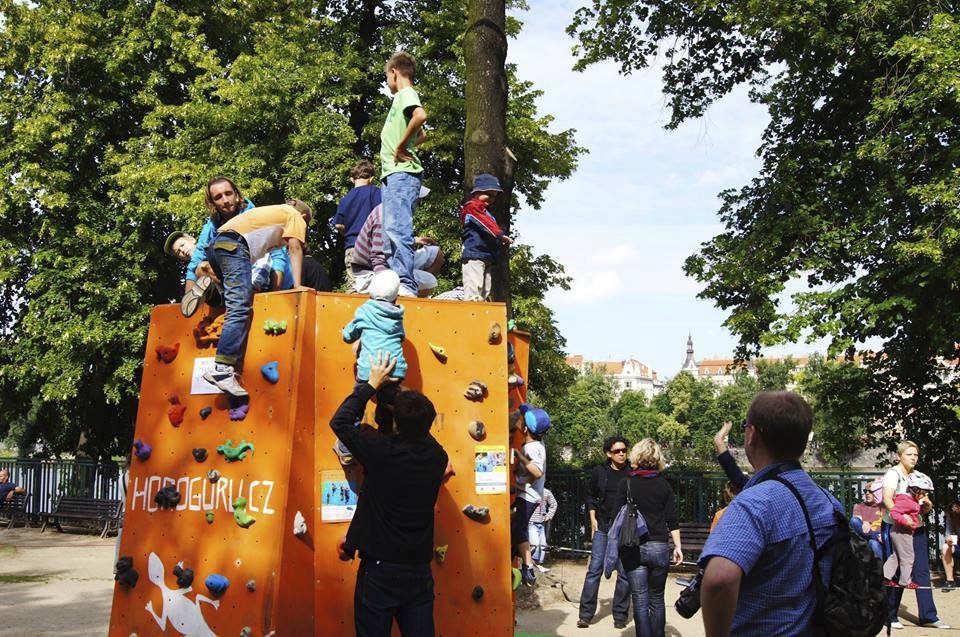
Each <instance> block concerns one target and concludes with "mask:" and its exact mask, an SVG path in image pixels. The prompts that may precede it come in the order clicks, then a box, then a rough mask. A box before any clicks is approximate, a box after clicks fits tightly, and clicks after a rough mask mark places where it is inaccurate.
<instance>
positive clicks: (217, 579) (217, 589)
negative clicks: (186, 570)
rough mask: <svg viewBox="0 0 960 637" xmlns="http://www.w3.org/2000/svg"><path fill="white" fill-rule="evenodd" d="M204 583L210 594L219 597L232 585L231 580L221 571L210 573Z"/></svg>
mask: <svg viewBox="0 0 960 637" xmlns="http://www.w3.org/2000/svg"><path fill="white" fill-rule="evenodd" d="M203 583H204V585H205V586H206V587H207V590H208V591H210V594H211V595H215V596H217V597H219V596H220V595H223V593H224V592H225V591H226V590H227V587H228V586H230V580H228V579H227V578H226V577H224V576H223V575H220V574H219V573H214V574H213V575H208V576H207V579H205V580H204V581H203Z"/></svg>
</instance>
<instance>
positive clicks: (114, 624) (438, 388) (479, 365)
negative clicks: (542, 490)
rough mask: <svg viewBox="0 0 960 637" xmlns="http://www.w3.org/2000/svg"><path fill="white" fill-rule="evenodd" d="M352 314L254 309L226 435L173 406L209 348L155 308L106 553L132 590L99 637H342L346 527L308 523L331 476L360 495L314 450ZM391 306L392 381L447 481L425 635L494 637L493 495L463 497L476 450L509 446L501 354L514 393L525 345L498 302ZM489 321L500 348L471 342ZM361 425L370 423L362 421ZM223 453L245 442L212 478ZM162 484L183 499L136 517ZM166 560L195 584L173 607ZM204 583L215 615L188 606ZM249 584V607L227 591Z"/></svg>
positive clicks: (302, 301) (245, 596)
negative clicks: (432, 413) (244, 510)
mask: <svg viewBox="0 0 960 637" xmlns="http://www.w3.org/2000/svg"><path fill="white" fill-rule="evenodd" d="M364 300H365V299H364V298H362V297H356V296H347V295H339V294H316V293H313V292H281V293H272V294H264V295H258V296H257V297H256V299H255V303H254V318H253V323H252V328H251V331H250V339H249V342H248V345H247V361H246V364H245V370H244V372H245V373H244V386H245V387H247V389H248V390H249V391H250V394H251V401H250V403H251V408H250V413H249V415H248V416H247V418H246V419H245V420H243V421H236V422H233V421H230V420H229V418H228V415H227V411H226V408H227V404H226V401H225V398H224V397H222V396H217V395H191V394H190V388H191V376H192V372H193V367H194V359H195V358H197V357H212V356H213V349H212V348H207V349H199V348H198V347H197V346H196V344H195V342H194V339H193V337H192V335H191V331H192V329H193V327H194V325H196V323H197V322H198V321H199V315H198V316H196V317H194V318H192V319H185V318H183V317H181V316H180V314H179V310H178V308H177V307H176V306H172V305H171V306H162V307H158V308H155V310H154V312H153V314H152V316H151V325H150V333H149V336H148V342H147V351H146V356H145V363H144V373H143V383H142V386H141V402H140V407H139V411H138V414H137V427H136V434H135V437H136V438H142V439H143V440H144V441H146V442H148V443H149V444H151V445H152V446H153V448H154V449H153V455H152V456H151V457H150V459H149V460H147V461H146V462H141V461H140V460H138V459H136V458H134V459H133V461H132V464H131V469H130V477H129V485H130V487H129V493H128V497H127V502H126V518H125V524H124V532H123V537H122V541H121V546H120V555H129V556H132V557H133V558H134V566H135V568H136V569H137V570H138V571H139V573H140V581H139V583H138V585H137V586H136V588H134V589H125V588H122V587H119V586H118V587H117V588H116V590H115V593H114V605H113V613H112V616H111V621H110V634H111V635H122V636H123V637H126V636H127V635H129V634H130V633H132V632H136V633H137V634H138V635H140V636H141V637H143V636H145V635H160V634H170V635H178V634H182V633H184V632H185V631H184V630H177V627H178V626H177V625H176V622H188V623H187V624H181V626H186V628H187V629H189V630H191V631H192V632H189V633H187V634H195V635H206V634H217V635H235V634H239V631H240V630H241V628H243V627H244V626H249V627H251V629H252V635H255V636H260V635H268V634H270V633H271V631H275V634H276V635H310V634H315V635H349V634H352V632H353V630H352V625H353V588H354V579H355V573H356V564H355V563H343V562H340V561H339V560H337V559H336V550H335V545H336V542H337V540H338V539H339V538H340V537H341V536H342V535H343V534H344V533H345V532H346V529H347V526H348V523H347V522H324V521H323V520H322V515H323V506H322V504H321V499H322V498H321V493H322V487H323V481H324V479H325V478H327V479H329V478H330V477H331V476H337V475H338V474H339V476H338V477H340V479H345V478H347V477H349V479H350V480H351V481H352V484H353V485H354V487H356V485H357V483H358V482H359V481H360V480H361V476H360V474H359V470H358V469H353V470H351V472H352V473H351V475H349V476H346V475H345V473H344V470H343V468H342V467H341V466H340V464H339V462H338V461H337V459H336V456H335V454H334V453H333V451H332V450H331V447H332V445H333V442H334V437H333V434H332V433H331V431H330V429H329V420H330V417H331V416H332V414H333V412H334V411H335V409H336V407H337V406H338V405H339V403H340V401H341V400H342V398H343V397H345V396H346V395H347V394H348V393H349V392H350V391H351V388H352V386H353V374H354V371H353V353H352V351H351V349H350V347H349V346H348V345H346V344H344V343H343V342H342V340H341V339H340V330H341V328H342V327H343V326H344V325H345V324H346V323H347V322H348V321H349V320H350V318H351V317H352V315H353V312H354V310H355V309H356V307H357V306H358V305H359V304H360V303H362V302H363V301H364ZM402 303H403V305H404V306H405V309H406V312H405V327H406V331H407V341H406V342H405V344H404V351H405V356H406V358H407V362H408V364H409V367H410V370H409V373H408V376H407V380H406V382H405V383H404V385H405V386H406V387H410V388H414V389H418V390H420V391H423V392H424V393H425V394H426V395H427V396H429V397H430V398H431V399H432V400H433V401H434V403H435V405H436V407H437V412H438V417H437V421H436V423H435V425H434V429H433V433H434V435H435V436H436V437H437V439H438V440H439V441H440V443H441V444H442V445H443V446H444V448H445V449H446V450H447V452H448V454H449V455H450V457H451V460H452V461H453V464H454V467H455V469H456V472H457V475H456V476H455V477H453V478H452V479H451V480H450V481H449V482H448V483H446V484H445V485H444V486H443V487H442V488H441V491H440V495H439V498H438V503H437V522H436V544H438V545H439V544H448V545H449V547H450V548H449V552H448V553H447V559H446V561H445V562H444V563H443V564H442V565H439V564H436V563H434V565H433V568H434V574H435V576H436V594H437V597H436V605H435V617H436V620H437V629H438V634H440V635H451V636H454V635H474V634H476V635H480V634H483V635H494V636H497V635H503V636H506V635H511V634H512V633H513V606H512V601H511V590H510V551H509V496H508V494H507V493H505V492H504V493H498V494H488V495H477V494H476V492H475V473H474V468H475V467H474V452H475V450H476V449H475V447H476V446H477V445H480V444H482V445H499V446H502V447H507V446H508V444H509V442H508V439H507V438H508V436H507V409H508V393H507V386H506V375H507V363H506V341H507V338H510V339H511V340H512V341H513V342H514V345H515V347H516V350H517V369H518V371H519V372H520V373H521V375H523V376H524V377H526V373H525V372H526V369H527V357H528V352H529V348H528V346H527V343H528V340H527V339H526V338H525V335H519V336H518V335H517V334H510V335H509V336H508V335H507V334H506V317H505V309H504V306H502V305H499V304H482V303H460V302H448V301H446V302H445V301H431V300H403V301H402ZM265 319H285V320H287V322H288V330H287V332H286V333H285V334H283V335H281V336H268V335H265V334H264V333H263V330H262V327H263V321H264V320H265ZM494 322H499V323H500V325H501V326H502V327H503V328H504V329H503V331H504V336H503V339H502V340H501V342H500V343H498V344H495V345H491V344H489V343H488V341H487V335H488V332H489V329H490V326H491V324H492V323H494ZM428 341H430V342H434V343H437V344H440V345H443V346H444V347H445V348H446V349H447V354H448V360H447V362H446V364H443V363H441V362H440V361H439V360H437V359H436V357H435V356H434V355H433V353H432V352H431V351H430V348H429V346H428V345H427V342H428ZM176 342H179V343H180V351H179V354H178V356H177V358H176V359H175V360H174V361H173V362H172V363H170V364H166V363H163V362H161V361H158V360H157V356H156V354H155V353H154V350H155V347H156V346H157V345H158V344H167V345H169V344H173V343H176ZM272 360H278V361H279V363H280V382H279V383H278V384H277V385H271V384H269V383H268V382H267V381H265V380H264V379H263V378H262V377H261V376H260V373H259V368H260V366H261V365H262V364H264V363H266V362H269V361H272ZM474 379H476V380H480V381H482V382H484V383H485V384H487V386H488V388H489V396H488V397H487V398H486V399H485V400H484V401H483V402H480V403H474V402H471V401H468V400H467V399H466V398H464V397H463V391H464V390H465V389H466V386H467V384H468V383H469V382H470V381H471V380H474ZM511 393H512V396H511V398H512V399H513V400H511V402H514V401H516V400H518V399H519V398H520V396H521V392H519V391H516V390H514V391H513V392H511ZM522 393H523V394H525V388H524V389H523V392H522ZM170 394H176V395H177V396H178V397H179V398H180V400H181V402H183V403H184V404H186V405H187V412H186V420H185V422H184V423H183V424H182V425H181V426H180V427H179V428H175V427H173V426H172V425H171V424H170V422H169V421H168V419H167V408H168V407H169V405H170V403H169V402H168V401H167V397H168V396H169V395H170ZM206 405H212V406H213V407H214V411H213V414H212V415H211V416H210V417H209V418H208V419H207V420H205V421H204V420H201V419H200V417H199V415H198V412H199V410H200V409H201V408H202V407H204V406H206ZM368 411H369V416H370V418H369V421H370V422H372V406H371V408H370V410H368ZM474 419H479V420H482V421H483V422H484V423H485V424H486V427H487V438H486V439H485V440H483V441H482V442H479V443H478V442H475V441H474V440H473V439H472V438H470V436H469V435H468V433H467V424H468V423H469V422H470V421H471V420H474ZM227 438H231V439H232V441H233V442H234V443H235V444H236V443H238V442H239V440H241V439H244V440H246V441H248V442H252V443H253V444H254V445H255V447H256V449H255V451H254V452H253V453H252V454H248V456H247V457H246V458H245V459H244V460H242V461H240V462H236V463H228V462H226V460H225V459H224V458H223V457H222V456H218V455H217V454H216V446H217V445H219V444H222V443H223V442H225V440H226V439H227ZM194 447H205V448H206V449H207V451H208V454H209V457H208V459H207V460H206V462H204V463H197V462H196V461H195V460H194V458H193V456H192V455H191V449H193V448H194ZM211 468H216V469H217V470H219V471H220V472H221V473H222V475H223V477H222V478H221V480H220V482H219V483H218V484H217V485H216V486H211V485H210V483H209V482H208V480H207V479H206V473H207V471H208V470H209V469H211ZM324 472H327V473H324ZM330 472H333V473H330ZM164 483H172V484H176V485H177V487H178V490H180V491H181V493H182V494H183V499H182V501H181V503H180V505H179V506H178V508H177V509H176V510H156V507H155V505H154V504H153V496H154V495H155V494H156V492H157V490H158V489H159V488H160V486H162V484H164ZM240 494H242V495H244V496H246V497H247V498H248V500H250V503H251V504H252V507H250V511H249V513H250V514H251V515H252V516H253V517H255V518H256V520H257V521H256V523H255V524H253V526H251V527H250V528H248V529H242V528H240V527H239V526H238V525H237V524H236V523H235V522H234V519H233V515H232V510H231V509H230V504H231V503H232V501H233V499H234V498H236V497H237V496H238V495H240ZM467 503H474V504H476V505H483V506H488V507H490V509H491V516H490V521H489V522H488V523H486V524H478V523H476V522H473V521H471V520H469V519H468V518H466V516H464V515H463V514H462V513H461V511H460V510H461V509H462V508H463V506H465V505H466V504H467ZM208 509H214V510H215V517H214V522H213V524H209V525H208V524H207V522H206V520H205V517H204V511H205V510H208ZM298 510H299V511H302V512H303V514H304V516H305V518H306V520H307V525H308V533H307V535H306V536H304V537H302V538H297V537H295V536H294V535H293V533H292V524H293V518H294V514H295V513H296V511H298ZM151 553H153V554H155V555H156V558H157V560H155V561H158V562H159V563H162V567H163V573H162V576H160V577H156V580H157V581H152V580H151V573H150V568H149V563H150V557H149V556H150V555H151ZM180 561H182V562H183V563H184V565H185V566H186V567H188V568H192V569H193V570H194V571H195V573H196V576H195V580H194V584H193V587H192V590H190V591H183V590H181V589H178V588H177V585H176V578H175V577H174V576H173V574H172V570H173V567H174V565H175V564H176V563H177V562H180ZM309 565H312V568H311V567H310V566H309ZM211 573H220V574H222V575H225V576H226V577H227V578H228V579H229V580H230V588H229V589H228V590H227V592H226V593H225V594H224V595H222V596H221V597H220V598H219V599H218V600H216V601H217V602H218V603H219V608H216V607H214V606H213V605H211V604H209V603H207V602H205V601H203V600H200V601H199V603H198V599H197V598H198V597H200V596H202V597H207V598H212V597H213V596H212V595H210V594H209V593H208V592H207V590H206V588H205V586H204V584H203V581H204V579H205V578H206V577H207V576H208V575H210V574H211ZM250 579H252V580H254V582H255V583H256V588H255V590H254V591H253V592H251V591H248V590H247V588H246V586H245V584H246V582H247V581H248V580H250ZM476 585H480V586H482V587H483V588H484V596H483V598H482V600H481V601H480V602H474V601H473V600H472V599H471V597H470V593H471V591H472V590H473V588H474V586H476ZM148 604H150V606H151V607H152V609H153V611H154V612H155V613H156V614H157V615H158V616H161V619H162V618H163V616H164V615H166V622H167V623H166V631H163V630H161V628H160V626H159V625H158V623H157V621H156V620H155V619H154V617H153V616H152V615H151V614H150V612H149V611H148V610H147V609H146V606H147V605H148ZM198 618H199V621H200V622H201V624H202V626H201V628H199V629H198V628H196V627H194V628H190V626H189V622H196V621H198ZM185 630H186V629H185ZM206 630H209V632H204V631H206Z"/></svg>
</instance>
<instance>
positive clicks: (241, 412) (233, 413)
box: [227, 403, 250, 420]
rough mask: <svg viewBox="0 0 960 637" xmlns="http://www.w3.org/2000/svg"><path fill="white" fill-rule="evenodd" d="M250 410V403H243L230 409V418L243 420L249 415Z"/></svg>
mask: <svg viewBox="0 0 960 637" xmlns="http://www.w3.org/2000/svg"><path fill="white" fill-rule="evenodd" d="M248 411H250V403H243V404H242V405H240V406H239V407H234V408H233V409H230V410H228V412H227V413H229V414H230V420H243V419H244V418H246V417H247V412H248Z"/></svg>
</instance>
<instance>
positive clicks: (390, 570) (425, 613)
mask: <svg viewBox="0 0 960 637" xmlns="http://www.w3.org/2000/svg"><path fill="white" fill-rule="evenodd" d="M394 619H396V620H397V626H398V627H399V628H400V634H401V635H404V636H405V637H406V636H410V637H433V635H434V633H435V628H434V621H433V573H432V572H431V571H430V564H429V563H427V564H387V563H385V562H378V561H376V560H371V559H368V558H363V559H362V560H360V569H359V570H358V571H357V586H356V588H355V589H354V593H353V621H354V628H355V630H356V634H357V637H390V630H391V627H392V626H393V620H394Z"/></svg>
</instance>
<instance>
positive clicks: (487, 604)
mask: <svg viewBox="0 0 960 637" xmlns="http://www.w3.org/2000/svg"><path fill="white" fill-rule="evenodd" d="M365 300H366V299H365V298H363V297H358V296H347V295H339V294H319V295H318V296H317V436H316V441H317V444H316V452H317V469H318V472H319V471H324V470H333V471H340V472H341V473H343V470H342V468H341V467H340V464H339V462H338V460H337V457H336V455H335V454H334V452H333V451H332V449H331V448H332V446H333V444H334V442H335V438H334V435H333V433H332V432H331V431H330V428H329V422H330V418H331V417H332V416H333V413H334V412H335V411H336V408H337V407H338V406H339V404H340V402H341V400H342V399H343V398H344V397H346V396H347V395H348V394H349V393H350V392H351V390H352V388H353V383H354V355H353V352H352V350H351V348H350V346H349V345H347V344H345V343H343V342H342V340H340V331H341V329H342V328H343V326H344V325H346V324H347V323H348V322H349V321H350V319H351V318H352V317H353V313H354V311H355V310H356V308H357V307H358V306H359V305H360V304H361V303H363V302H364V301H365ZM401 304H402V305H403V306H404V329H405V330H406V335H407V339H406V341H405V342H404V348H403V349H404V357H405V358H406V359H407V364H408V366H409V371H408V374H407V378H406V380H405V382H404V386H405V387H407V388H411V389H416V390H419V391H421V392H423V393H424V394H425V395H426V396H427V397H428V398H430V400H432V401H433V403H434V406H435V407H436V409H437V420H436V422H435V423H434V426H433V430H432V433H433V435H434V436H435V437H436V438H437V440H438V441H439V442H440V444H441V445H443V447H444V449H446V451H447V453H448V454H449V456H450V459H451V461H452V462H453V466H454V469H455V470H456V476H454V477H453V478H451V479H450V480H449V481H448V482H447V483H446V484H445V485H444V486H443V487H441V489H440V495H439V497H438V501H437V518H436V530H435V545H443V544H447V545H449V550H448V552H447V556H446V560H445V561H444V563H443V564H442V565H441V564H437V563H436V562H434V564H433V572H434V578H435V581H436V587H435V590H436V601H435V605H434V617H435V618H436V625H437V634H438V635H441V636H442V635H449V636H451V637H455V636H468V635H484V636H488V635H504V636H506V635H512V634H513V604H512V595H511V592H512V591H511V587H510V512H509V506H510V504H509V495H508V493H507V492H506V491H505V492H503V493H500V494H496V495H477V494H476V492H475V473H474V468H475V466H474V450H475V447H476V446H477V445H499V446H502V447H503V448H504V451H505V452H507V451H508V450H507V446H508V444H509V443H508V440H507V383H506V373H507V347H506V338H507V335H506V313H505V309H504V306H503V305H500V304H492V303H460V302H451V301H434V300H413V299H402V300H401ZM495 322H496V323H499V324H500V326H501V328H502V330H503V337H502V338H501V341H500V343H498V344H495V345H491V344H490V343H488V333H489V331H490V326H491V325H492V324H493V323H495ZM428 342H430V343H434V344H437V345H441V346H443V347H444V348H445V349H446V353H447V362H446V363H442V362H440V361H439V360H438V359H437V357H436V356H434V354H433V352H432V351H431V350H430V347H429V345H428ZM472 380H479V381H481V382H483V383H484V384H486V385H487V387H488V388H489V396H488V397H487V398H486V399H485V400H484V401H483V402H471V401H469V400H467V399H466V398H465V397H464V396H463V392H464V390H466V388H467V385H468V384H469V383H470V381H472ZM472 420H481V421H483V423H484V424H485V425H486V428H487V437H486V439H485V440H483V441H482V442H476V441H474V440H473V438H471V437H470V435H469V434H468V433H467V425H468V424H469V423H470V421H472ZM365 422H368V423H371V424H372V423H373V405H372V404H371V405H370V406H369V408H368V410H367V418H366V419H365ZM345 479H346V477H345ZM319 481H320V478H319V477H318V483H317V485H316V490H317V492H318V493H319V492H320V490H321V485H320V482H319ZM468 503H473V504H475V505H477V506H488V507H490V520H489V522H488V523H486V524H480V523H477V522H474V521H472V520H470V519H469V518H467V517H466V516H465V515H464V514H463V513H462V512H461V509H462V508H463V507H464V506H466V505H467V504H468ZM320 508H322V507H320ZM320 513H321V511H320V510H319V509H318V511H317V516H316V519H317V520H318V522H319V518H320ZM317 529H318V530H317V538H318V539H317V545H318V547H317V555H316V577H317V587H316V589H315V594H316V602H315V603H316V608H317V623H316V627H317V629H316V633H315V634H317V635H349V634H352V633H353V588H354V583H355V577H356V570H357V564H356V563H349V564H345V563H343V562H340V561H339V560H337V558H336V548H335V547H336V542H337V540H338V539H339V538H340V537H342V536H343V534H344V533H346V530H347V523H326V524H321V523H318V524H317ZM477 585H480V586H482V587H483V589H484V596H483V598H482V599H481V601H480V602H474V601H473V600H472V599H471V596H470V593H471V591H472V590H473V588H474V586H477ZM396 634H399V633H396Z"/></svg>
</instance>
